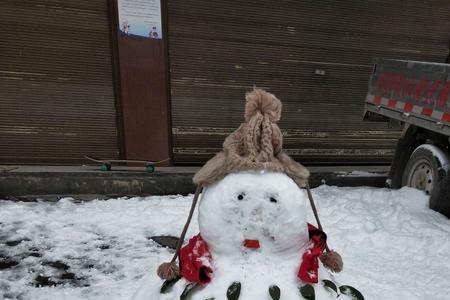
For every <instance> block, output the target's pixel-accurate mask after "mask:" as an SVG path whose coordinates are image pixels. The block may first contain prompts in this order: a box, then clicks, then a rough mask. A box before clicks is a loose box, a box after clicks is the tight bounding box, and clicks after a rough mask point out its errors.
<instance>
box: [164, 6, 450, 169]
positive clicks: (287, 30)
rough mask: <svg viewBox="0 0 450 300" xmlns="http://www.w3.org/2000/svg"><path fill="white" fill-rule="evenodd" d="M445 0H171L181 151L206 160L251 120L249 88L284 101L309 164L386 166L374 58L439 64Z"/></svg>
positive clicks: (185, 158)
mask: <svg viewBox="0 0 450 300" xmlns="http://www.w3.org/2000/svg"><path fill="white" fill-rule="evenodd" d="M448 11H449V4H448V1H431V2H424V1H418V0H409V1H369V0H364V1H356V0H352V1H333V0H329V1H314V0H309V1H219V0H208V1H206V0H205V1H198V0H196V1H186V0H183V1H181V0H169V1H168V19H169V53H170V70H171V104H172V126H173V147H174V148H173V152H174V161H175V162H176V163H200V162H204V161H205V160H206V159H207V158H209V157H211V155H212V154H213V153H215V152H217V151H219V150H220V149H221V143H222V141H223V139H224V138H225V136H226V135H227V134H228V133H229V132H231V131H232V130H234V129H235V128H236V127H237V126H238V125H239V123H241V122H242V121H243V108H244V93H245V91H247V90H250V89H251V87H252V86H254V85H256V86H258V87H263V88H267V89H268V90H269V91H271V92H273V93H275V94H276V95H277V96H278V97H279V98H280V99H281V100H282V101H283V104H284V108H283V115H282V120H281V122H280V127H281V128H282V129H283V130H284V135H285V138H284V143H285V148H286V150H287V151H288V152H289V153H290V154H292V155H293V156H294V157H295V158H296V159H298V160H299V161H302V162H304V163H334V164H337V163H386V162H389V161H390V159H391V156H392V154H393V148H394V145H395V142H396V139H397V137H398V135H399V132H398V131H393V130H390V129H389V128H388V126H387V124H386V123H372V122H363V121H362V113H363V105H364V98H365V94H366V93H367V83H368V80H369V77H370V74H371V71H372V63H373V59H374V57H384V58H401V59H410V60H422V61H434V62H443V61H444V60H445V57H446V56H447V53H448V39H449V32H450V17H449V14H448Z"/></svg>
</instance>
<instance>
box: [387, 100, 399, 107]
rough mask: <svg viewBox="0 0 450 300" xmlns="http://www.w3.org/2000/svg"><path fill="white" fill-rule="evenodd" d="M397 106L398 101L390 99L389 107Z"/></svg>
mask: <svg viewBox="0 0 450 300" xmlns="http://www.w3.org/2000/svg"><path fill="white" fill-rule="evenodd" d="M396 105H397V100H395V99H389V101H388V106H389V107H395V106H396Z"/></svg>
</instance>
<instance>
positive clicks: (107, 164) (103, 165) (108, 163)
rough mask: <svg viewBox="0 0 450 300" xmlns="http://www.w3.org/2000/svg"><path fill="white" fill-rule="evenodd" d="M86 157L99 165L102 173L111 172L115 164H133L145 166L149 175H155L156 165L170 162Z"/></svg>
mask: <svg viewBox="0 0 450 300" xmlns="http://www.w3.org/2000/svg"><path fill="white" fill-rule="evenodd" d="M84 157H85V158H86V159H88V160H90V161H93V162H96V163H99V164H100V170H102V171H111V167H112V166H113V165H114V164H120V163H133V164H140V165H144V166H145V171H147V173H153V172H154V171H155V165H156V164H159V163H162V162H164V161H167V160H168V159H165V160H161V161H157V162H152V161H148V160H136V159H101V158H96V157H93V156H90V155H85V156H84Z"/></svg>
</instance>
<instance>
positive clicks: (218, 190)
mask: <svg viewBox="0 0 450 300" xmlns="http://www.w3.org/2000/svg"><path fill="white" fill-rule="evenodd" d="M280 113H281V102H280V101H279V100H278V99H277V98H276V97H275V96H274V95H272V94H270V93H267V92H265V91H263V90H260V89H254V90H253V91H252V92H250V93H248V94H247V95H246V107H245V123H243V124H241V126H240V127H239V128H238V129H237V130H236V131H235V132H233V133H232V134H231V135H230V136H228V137H227V139H226V140H225V142H224V144H223V147H224V149H223V151H222V152H220V153H218V154H216V156H215V157H213V158H212V159H211V160H210V161H208V162H207V163H206V164H205V166H204V167H203V168H202V169H200V170H199V171H198V172H197V173H196V174H195V176H194V182H195V183H196V184H197V185H198V188H197V191H196V194H195V196H194V200H193V205H192V208H191V212H190V214H189V218H188V222H187V223H186V226H185V228H184V230H183V233H182V235H181V238H180V241H179V247H178V248H177V251H176V253H175V256H174V259H173V260H172V262H170V263H163V264H162V265H161V266H160V267H159V268H158V270H157V272H152V274H150V275H149V276H147V278H145V279H144V284H143V285H142V287H141V288H140V289H139V290H138V291H137V292H136V294H135V295H134V296H133V298H132V299H133V300H174V299H181V300H183V299H191V300H206V299H214V300H222V299H223V300H238V299H240V300H254V299H261V300H263V299H265V300H278V299H286V300H297V299H318V300H320V299H336V297H338V296H339V297H340V298H339V299H346V298H348V299H351V298H352V297H353V298H356V299H363V298H361V297H362V295H360V294H359V292H358V291H357V290H355V289H353V288H351V287H347V286H344V287H341V288H340V289H339V288H338V287H337V285H336V284H335V283H334V282H333V275H332V273H331V272H330V270H331V271H334V272H339V271H340V270H342V260H341V258H340V256H339V254H337V253H336V252H334V251H328V252H324V250H325V249H326V248H327V246H326V235H325V233H323V232H322V231H321V230H320V229H318V228H315V227H314V226H312V225H310V224H308V222H307V217H306V215H307V213H306V212H307V202H308V197H307V194H306V193H305V191H304V190H302V189H301V188H300V187H303V186H305V185H306V186H307V179H308V176H309V172H308V170H307V169H306V168H305V167H303V166H302V165H301V164H299V163H297V162H295V161H294V160H292V159H291V158H290V157H289V156H288V155H287V154H285V153H284V152H283V151H282V135H281V131H280V129H279V128H278V125H277V124H276V122H277V121H278V120H279V118H280ZM202 188H203V192H202V195H201V200H200V201H199V202H200V204H199V208H198V210H199V213H198V223H199V230H200V233H199V234H197V235H195V236H194V237H192V238H191V239H189V241H188V242H187V243H186V244H185V245H184V246H183V247H181V244H182V243H183V238H184V235H185V233H186V230H187V227H188V226H189V221H190V219H191V217H192V213H193V210H194V208H195V206H196V203H197V200H198V198H199V194H200V191H201V189H202ZM176 258H178V260H179V262H178V264H177V263H176V261H175V260H176ZM324 266H325V267H326V268H324ZM156 273H157V274H156ZM360 296H361V297H360Z"/></svg>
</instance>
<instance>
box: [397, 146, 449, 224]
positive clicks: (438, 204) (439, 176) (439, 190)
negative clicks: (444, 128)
mask: <svg viewBox="0 0 450 300" xmlns="http://www.w3.org/2000/svg"><path fill="white" fill-rule="evenodd" d="M449 161H450V157H449V155H448V153H447V152H445V151H443V150H441V149H440V148H439V147H437V146H434V145H429V144H424V145H420V146H419V147H417V148H416V149H415V150H414V152H413V153H412V155H411V157H410V158H409V160H408V163H407V164H406V167H405V170H404V172H403V177H402V185H403V186H409V187H413V188H416V189H419V190H422V191H424V192H425V193H426V194H427V195H429V196H430V208H431V209H434V210H437V211H439V212H442V213H444V211H445V213H444V214H445V215H447V216H448V217H450V215H449V214H450V211H449V212H446V210H447V209H444V208H445V207H450V197H449V194H448V187H447V182H448V179H449V178H450V176H448V175H447V173H448V168H449Z"/></svg>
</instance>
